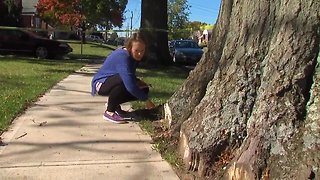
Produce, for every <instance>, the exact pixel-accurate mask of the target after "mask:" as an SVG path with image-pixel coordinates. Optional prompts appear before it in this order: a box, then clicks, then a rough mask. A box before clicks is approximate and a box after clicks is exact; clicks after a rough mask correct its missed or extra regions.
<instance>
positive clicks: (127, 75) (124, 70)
mask: <svg viewBox="0 0 320 180" xmlns="http://www.w3.org/2000/svg"><path fill="white" fill-rule="evenodd" d="M136 67H137V63H136V61H135V60H134V59H133V58H132V57H131V56H130V55H129V52H128V51H127V50H125V49H122V48H119V49H116V50H114V51H113V52H112V53H111V54H110V55H109V56H108V57H107V58H106V60H105V61H104V63H103V65H102V67H101V68H100V69H99V71H98V72H97V73H96V74H95V75H94V77H93V78H92V82H91V88H92V90H91V94H92V95H93V96H94V95H95V94H96V93H97V91H96V83H97V82H100V83H104V82H105V81H106V79H107V78H108V77H110V76H113V75H116V74H119V75H120V77H121V79H122V81H123V83H124V86H125V87H126V89H127V90H128V92H130V94H132V95H133V96H135V97H136V98H138V99H140V100H143V101H144V100H147V99H148V95H147V94H146V93H145V92H143V91H142V90H141V89H140V88H139V87H138V85H137V78H136Z"/></svg>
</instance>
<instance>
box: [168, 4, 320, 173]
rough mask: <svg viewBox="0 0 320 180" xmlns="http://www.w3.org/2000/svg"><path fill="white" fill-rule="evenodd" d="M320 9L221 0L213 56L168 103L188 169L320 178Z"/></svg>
mask: <svg viewBox="0 0 320 180" xmlns="http://www.w3.org/2000/svg"><path fill="white" fill-rule="evenodd" d="M319 9H320V2H319V1H318V0H304V1H299V0H284V1H266V0H258V1H255V3H253V2H249V1H237V0H222V3H221V10H220V14H219V18H218V21H217V24H216V27H215V29H214V33H213V36H212V38H211V42H210V43H209V46H208V49H209V50H208V52H207V53H206V54H205V55H204V56H203V58H202V59H201V60H200V62H199V63H198V65H197V66H196V68H195V69H194V70H193V71H192V72H191V73H190V75H189V77H188V78H187V80H186V81H185V82H184V84H183V85H182V86H181V88H180V89H179V90H178V91H177V92H175V94H174V95H173V96H172V97H171V98H170V99H169V100H168V102H167V103H166V104H165V105H164V111H165V119H166V120H168V121H169V125H170V129H171V131H172V133H173V134H174V133H179V135H180V139H179V142H180V143H179V148H178V149H179V152H180V155H181V156H182V158H183V160H184V162H185V165H186V169H187V170H189V171H190V172H195V174H197V176H198V177H201V178H203V177H208V178H216V179H219V178H225V179H241V178H243V179H268V178H270V179H308V178H315V179H318V178H320V170H319V168H320V166H319V163H320V158H319V156H320V155H319V148H320V140H319V136H320V128H319V124H320V114H319V112H320V104H319V76H320V75H319V74H318V73H317V67H318V66H316V64H317V56H318V53H319V41H320V28H319V27H320V22H319V21H320V18H319V17H320V14H319Z"/></svg>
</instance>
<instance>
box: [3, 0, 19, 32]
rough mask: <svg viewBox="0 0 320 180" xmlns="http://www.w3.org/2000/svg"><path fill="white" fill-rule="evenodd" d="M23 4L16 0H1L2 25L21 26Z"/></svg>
mask: <svg viewBox="0 0 320 180" xmlns="http://www.w3.org/2000/svg"><path fill="white" fill-rule="evenodd" d="M21 11H22V5H21V3H18V1H15V0H3V1H0V26H20V25H21V24H20V23H21V17H20V15H21Z"/></svg>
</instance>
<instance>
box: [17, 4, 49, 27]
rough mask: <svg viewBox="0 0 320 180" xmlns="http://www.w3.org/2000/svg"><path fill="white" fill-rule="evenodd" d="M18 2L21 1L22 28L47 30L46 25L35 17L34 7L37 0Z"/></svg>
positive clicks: (35, 10)
mask: <svg viewBox="0 0 320 180" xmlns="http://www.w3.org/2000/svg"><path fill="white" fill-rule="evenodd" d="M20 1H22V13H21V22H22V27H28V28H39V29H48V25H47V24H46V23H45V22H43V21H42V20H41V19H40V18H39V17H38V16H37V9H36V5H37V3H38V0H20Z"/></svg>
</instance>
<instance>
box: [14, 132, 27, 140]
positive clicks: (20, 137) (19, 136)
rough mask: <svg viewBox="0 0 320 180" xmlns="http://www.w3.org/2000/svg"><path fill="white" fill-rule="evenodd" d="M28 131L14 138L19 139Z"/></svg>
mask: <svg viewBox="0 0 320 180" xmlns="http://www.w3.org/2000/svg"><path fill="white" fill-rule="evenodd" d="M27 134H28V133H26V132H25V133H23V134H22V135H21V136H18V137H16V139H20V138H22V137H24V136H26V135H27Z"/></svg>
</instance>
